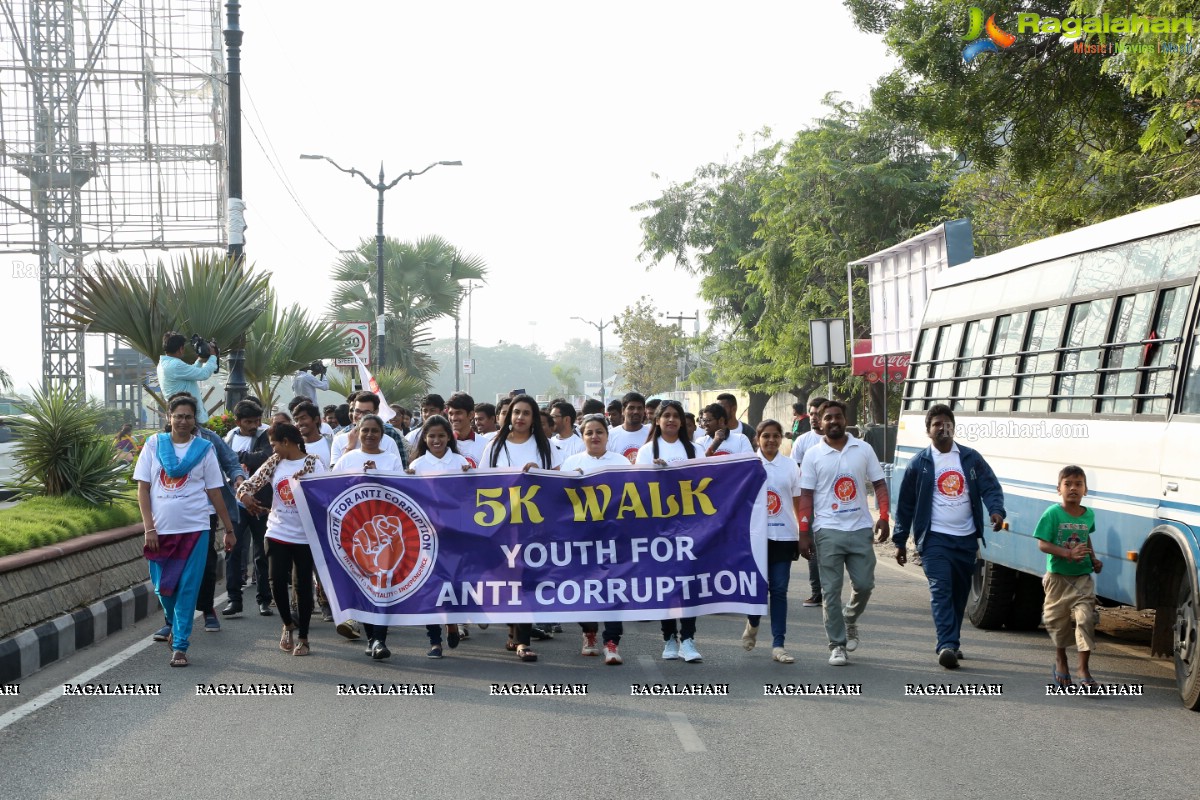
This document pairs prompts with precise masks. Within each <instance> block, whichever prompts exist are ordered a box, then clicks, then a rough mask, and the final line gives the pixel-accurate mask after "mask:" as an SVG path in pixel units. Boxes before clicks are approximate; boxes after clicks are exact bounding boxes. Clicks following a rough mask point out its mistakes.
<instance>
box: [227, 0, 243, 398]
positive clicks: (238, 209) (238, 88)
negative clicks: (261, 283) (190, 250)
mask: <svg viewBox="0 0 1200 800" xmlns="http://www.w3.org/2000/svg"><path fill="white" fill-rule="evenodd" d="M225 10H226V21H225V30H224V34H225V53H226V61H227V67H226V70H227V71H226V73H225V75H226V80H227V91H228V97H229V108H228V118H227V119H226V126H227V131H226V144H227V147H228V149H229V206H228V217H229V249H228V255H229V260H230V261H232V262H233V263H234V266H235V267H236V268H237V269H239V270H242V269H244V268H245V265H246V252H245V247H246V201H245V200H243V199H242V28H241V24H240V17H241V4H240V3H239V2H238V0H229V2H228V3H226V4H225ZM245 347H246V334H245V333H243V334H242V335H240V336H239V337H238V338H237V340H235V341H233V342H230V343H229V352H228V354H227V356H226V364H225V367H226V369H228V370H229V380H228V381H226V383H225V410H226V411H227V412H232V411H233V407H234V406H236V405H237V404H238V403H239V402H241V400H242V399H243V398H245V396H246V351H245Z"/></svg>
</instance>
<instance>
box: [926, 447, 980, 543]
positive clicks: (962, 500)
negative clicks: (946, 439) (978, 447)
mask: <svg viewBox="0 0 1200 800" xmlns="http://www.w3.org/2000/svg"><path fill="white" fill-rule="evenodd" d="M929 449H930V450H932V451H933V508H932V514H931V516H930V519H929V529H930V530H933V531H937V532H938V533H945V534H949V535H950V536H974V535H975V522H974V520H972V519H971V497H970V493H969V492H968V490H967V478H966V475H964V474H963V467H962V459H960V458H959V454H958V445H951V447H950V452H949V453H941V452H939V451H938V449H937V448H936V447H930V448H929Z"/></svg>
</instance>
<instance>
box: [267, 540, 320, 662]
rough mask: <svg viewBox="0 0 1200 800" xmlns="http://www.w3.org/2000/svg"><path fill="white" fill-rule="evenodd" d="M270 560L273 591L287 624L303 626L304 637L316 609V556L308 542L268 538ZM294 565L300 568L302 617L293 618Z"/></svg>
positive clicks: (298, 585)
mask: <svg viewBox="0 0 1200 800" xmlns="http://www.w3.org/2000/svg"><path fill="white" fill-rule="evenodd" d="M267 559H268V560H269V561H270V562H271V594H272V595H273V596H274V597H275V607H276V608H277V609H278V610H279V618H280V619H282V620H283V624H284V625H292V624H295V626H296V627H297V628H298V629H299V634H298V635H299V637H300V638H301V639H307V638H308V621H309V620H310V619H311V618H312V610H313V557H312V550H311V549H309V546H308V545H307V544H291V543H289V542H281V541H279V540H277V539H267ZM292 567H295V568H296V605H298V606H299V607H300V619H297V620H293V619H292V601H291V598H290V597H289V596H288V586H289V585H290V584H291V582H292Z"/></svg>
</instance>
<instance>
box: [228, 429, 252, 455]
mask: <svg viewBox="0 0 1200 800" xmlns="http://www.w3.org/2000/svg"><path fill="white" fill-rule="evenodd" d="M253 444H254V437H253V436H243V435H242V434H240V433H235V434H234V435H233V439H232V440H231V441H230V442H229V447H230V448H231V449H232V450H233V452H235V453H244V452H246V451H247V450H249V449H250V447H251V445H253Z"/></svg>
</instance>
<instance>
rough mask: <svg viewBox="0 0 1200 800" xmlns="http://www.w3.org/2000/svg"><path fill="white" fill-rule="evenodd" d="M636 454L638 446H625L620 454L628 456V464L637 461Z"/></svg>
mask: <svg viewBox="0 0 1200 800" xmlns="http://www.w3.org/2000/svg"><path fill="white" fill-rule="evenodd" d="M637 454H638V448H636V447H626V448H625V452H624V453H622V454H621V455H623V456H625V457H626V458H628V459H629V463H630V464H636V463H637Z"/></svg>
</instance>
